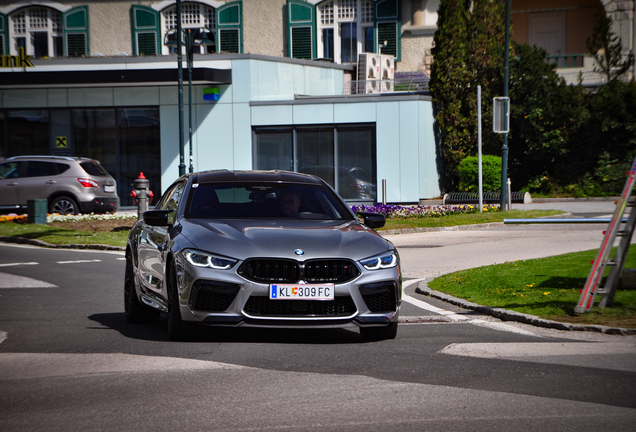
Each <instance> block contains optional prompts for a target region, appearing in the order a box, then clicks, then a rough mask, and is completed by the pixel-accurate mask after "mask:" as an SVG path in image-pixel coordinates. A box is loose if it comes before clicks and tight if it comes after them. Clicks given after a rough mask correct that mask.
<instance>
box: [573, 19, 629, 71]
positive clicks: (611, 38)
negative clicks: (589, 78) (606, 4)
mask: <svg viewBox="0 0 636 432" xmlns="http://www.w3.org/2000/svg"><path fill="white" fill-rule="evenodd" d="M585 44H586V46H587V49H588V51H589V52H590V55H591V56H592V57H594V60H595V61H596V66H595V67H594V71H595V72H599V73H602V74H603V75H605V77H606V79H607V82H610V81H612V80H615V79H617V78H619V77H620V76H621V75H623V74H624V73H625V72H627V71H628V70H629V68H630V67H631V66H632V65H633V64H634V53H633V52H632V51H630V52H629V54H628V55H627V57H626V58H625V59H623V43H622V42H621V39H620V38H619V37H618V36H616V35H615V34H614V32H612V19H611V18H610V17H609V16H607V14H606V13H605V9H604V8H603V6H599V8H598V10H597V11H596V13H595V14H594V31H593V33H592V36H589V37H588V38H587V39H586V41H585Z"/></svg>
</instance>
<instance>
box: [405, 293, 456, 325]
mask: <svg viewBox="0 0 636 432" xmlns="http://www.w3.org/2000/svg"><path fill="white" fill-rule="evenodd" d="M402 300H404V301H406V302H408V303H411V304H412V305H413V306H417V307H418V308H420V309H424V310H427V311H429V312H433V313H436V314H438V315H444V316H447V317H448V318H450V319H452V320H453V321H467V320H468V318H466V317H465V316H461V315H459V314H456V313H455V312H453V311H447V310H444V309H441V308H438V307H436V306H433V305H430V304H428V303H426V302H423V301H421V300H418V299H414V298H413V297H411V296H408V295H406V294H402Z"/></svg>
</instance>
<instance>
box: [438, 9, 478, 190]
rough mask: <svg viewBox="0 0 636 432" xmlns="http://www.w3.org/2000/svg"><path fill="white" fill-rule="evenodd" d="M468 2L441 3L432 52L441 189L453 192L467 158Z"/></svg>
mask: <svg viewBox="0 0 636 432" xmlns="http://www.w3.org/2000/svg"><path fill="white" fill-rule="evenodd" d="M467 3H468V2H467V1H466V0H442V1H441V2H440V5H439V8H438V10H437V31H436V32H435V37H434V47H433V49H432V54H433V64H432V65H431V81H430V83H429V88H430V90H431V94H432V96H433V102H434V114H435V132H436V140H435V141H436V145H437V156H438V171H439V172H440V176H441V179H440V183H441V184H440V186H441V188H442V190H450V188H451V187H452V184H453V183H454V181H455V179H454V177H455V174H456V167H458V166H459V163H460V162H461V161H462V159H464V158H465V157H466V156H467V155H468V148H469V146H470V145H469V143H468V142H469V135H470V132H469V126H470V123H469V119H468V118H466V117H465V116H464V115H463V111H464V109H463V106H462V105H463V102H464V94H465V89H466V87H467V86H468V85H469V82H470V76H469V75H468V74H467V73H466V70H467V66H468V34H467V21H468V7H467V6H468V4H467Z"/></svg>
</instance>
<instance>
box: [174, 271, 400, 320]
mask: <svg viewBox="0 0 636 432" xmlns="http://www.w3.org/2000/svg"><path fill="white" fill-rule="evenodd" d="M182 270H183V271H182V272H179V273H181V274H180V277H179V298H180V305H179V306H180V311H181V316H182V318H183V320H184V321H193V322H198V323H201V324H204V325H213V326H232V327H241V326H245V327H265V328H357V327H373V326H385V325H387V324H389V323H391V322H396V321H397V320H398V315H399V310H400V305H401V298H402V280H401V275H400V270H399V265H398V266H397V267H395V268H390V269H383V270H376V271H366V270H364V271H362V273H361V274H360V275H359V276H358V277H356V278H355V279H354V280H352V281H349V282H347V283H342V284H336V285H335V299H334V300H324V301H321V300H270V299H269V285H268V284H265V283H256V282H252V281H248V280H246V279H245V278H243V277H241V276H239V275H238V274H236V273H235V272H233V271H231V270H230V271H224V270H212V269H201V268H193V267H191V266H187V265H186V266H185V267H182Z"/></svg>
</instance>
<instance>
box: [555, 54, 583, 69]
mask: <svg viewBox="0 0 636 432" xmlns="http://www.w3.org/2000/svg"><path fill="white" fill-rule="evenodd" d="M584 57H585V54H565V55H553V56H548V63H552V64H556V67H557V68H559V69H561V68H563V69H565V68H580V67H583V58H584Z"/></svg>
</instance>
